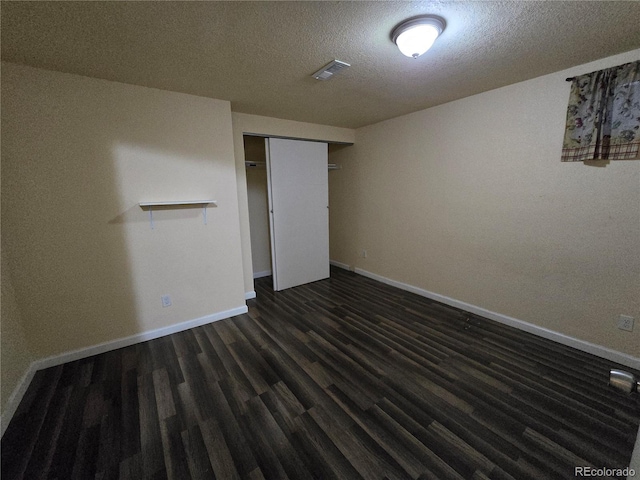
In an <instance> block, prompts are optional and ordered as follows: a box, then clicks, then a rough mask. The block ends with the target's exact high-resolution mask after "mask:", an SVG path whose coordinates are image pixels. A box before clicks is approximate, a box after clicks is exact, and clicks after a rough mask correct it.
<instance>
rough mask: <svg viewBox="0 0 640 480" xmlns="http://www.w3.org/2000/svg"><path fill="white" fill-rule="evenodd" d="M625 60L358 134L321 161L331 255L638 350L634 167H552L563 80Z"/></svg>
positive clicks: (639, 207)
mask: <svg viewBox="0 0 640 480" xmlns="http://www.w3.org/2000/svg"><path fill="white" fill-rule="evenodd" d="M638 58H640V50H635V51H633V52H628V53H627V54H622V55H618V56H615V57H611V58H607V59H604V60H601V61H598V62H594V63H590V64H588V65H582V66H579V67H575V68H572V69H570V70H567V71H564V72H559V73H556V74H552V75H547V76H544V77H540V78H536V79H533V80H530V81H526V82H523V83H519V84H515V85H511V86H507V87H504V88H500V89H497V90H493V91H490V92H486V93H483V94H479V95H475V96H472V97H468V98H465V99H462V100H459V101H455V102H451V103H448V104H445V105H441V106H438V107H434V108H431V109H428V110H423V111H420V112H417V113H414V114H410V115H405V116H402V117H399V118H395V119H392V120H388V121H385V122H381V123H378V124H375V125H371V126H367V127H364V128H361V129H358V130H357V131H356V142H355V145H354V146H353V147H352V148H348V149H344V150H342V151H339V152H336V153H335V154H334V158H333V161H336V162H339V163H342V170H340V171H338V172H336V173H337V174H336V175H332V176H331V178H330V188H329V191H330V203H331V205H332V208H331V210H330V233H331V258H332V259H333V260H337V261H339V262H343V263H346V264H348V265H351V266H355V267H358V268H361V269H363V270H367V271H369V272H372V273H375V274H378V275H382V276H384V277H387V278H390V279H393V280H396V281H400V282H404V283H407V284H410V285H413V286H416V287H419V288H422V289H425V290H428V291H431V292H435V293H438V294H441V295H445V296H448V297H451V298H454V299H457V300H459V301H463V302H467V303H470V304H473V305H476V306H479V307H482V308H485V309H488V310H490V311H494V312H497V313H500V314H503V315H508V316H511V317H514V318H517V319H520V320H524V321H527V322H531V323H533V324H536V325H539V326H541V327H545V328H548V329H551V330H554V331H557V332H561V333H563V334H566V335H569V336H572V337H577V338H579V339H583V340H586V341H588V342H592V343H595V344H599V345H603V346H605V347H609V348H612V349H614V350H618V351H621V352H625V353H627V354H631V355H635V356H640V306H639V304H638V301H639V300H640V161H616V162H611V163H610V164H609V165H606V167H595V166H587V165H584V164H583V163H560V150H561V147H562V137H563V132H564V122H565V115H566V106H567V101H568V95H569V83H567V82H566V81H565V77H568V76H572V75H575V74H581V73H587V72H590V71H593V70H597V69H600V68H605V67H609V66H614V65H618V64H621V63H625V62H628V61H631V60H637V59H638ZM361 249H366V250H367V254H368V256H367V258H361V257H359V256H358V252H359V251H360V250H361ZM619 314H627V315H632V316H634V317H636V328H635V331H634V332H632V333H630V332H625V331H621V330H618V329H617V328H616V322H617V316H618V315H619Z"/></svg>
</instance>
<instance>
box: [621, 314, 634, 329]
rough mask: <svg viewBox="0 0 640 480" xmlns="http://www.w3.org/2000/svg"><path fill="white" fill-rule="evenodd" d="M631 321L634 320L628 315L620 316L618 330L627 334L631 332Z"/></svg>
mask: <svg viewBox="0 0 640 480" xmlns="http://www.w3.org/2000/svg"><path fill="white" fill-rule="evenodd" d="M633 321H634V318H633V317H630V316H629V315H620V316H619V317H618V328H619V329H620V330H626V331H628V332H632V331H633Z"/></svg>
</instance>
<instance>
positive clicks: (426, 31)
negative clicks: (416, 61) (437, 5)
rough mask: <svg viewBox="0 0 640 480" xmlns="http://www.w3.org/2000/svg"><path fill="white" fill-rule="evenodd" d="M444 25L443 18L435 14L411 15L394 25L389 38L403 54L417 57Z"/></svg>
mask: <svg viewBox="0 0 640 480" xmlns="http://www.w3.org/2000/svg"><path fill="white" fill-rule="evenodd" d="M445 25H446V23H445V21H444V19H443V18H440V17H436V16H435V15H421V16H419V17H413V18H410V19H409V20H405V21H404V22H402V23H401V24H400V25H398V26H396V28H394V29H393V31H392V32H391V39H392V40H393V43H395V44H396V45H397V46H398V48H399V49H400V51H401V52H402V53H403V54H404V55H406V56H407V57H413V58H418V57H419V56H420V55H422V54H423V53H424V52H426V51H427V50H429V49H430V48H431V45H433V42H435V41H436V38H438V36H439V35H440V34H441V33H442V32H443V31H444V27H445Z"/></svg>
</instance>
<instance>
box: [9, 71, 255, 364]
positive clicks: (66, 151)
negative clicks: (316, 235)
mask: <svg viewBox="0 0 640 480" xmlns="http://www.w3.org/2000/svg"><path fill="white" fill-rule="evenodd" d="M2 138H3V145H2V233H3V243H4V245H3V252H2V255H3V257H4V256H5V255H6V258H7V265H8V269H9V270H10V271H11V275H12V278H13V285H14V287H15V293H16V300H17V303H18V306H19V307H20V312H21V314H22V320H23V326H24V330H25V333H26V336H27V339H28V341H29V344H30V346H31V347H32V350H33V352H34V354H35V355H36V356H37V357H42V356H47V355H53V354H57V353H60V352H65V351H69V350H72V349H77V348H81V347H86V346H91V345H95V344H98V343H101V342H105V341H109V340H114V339H116V338H121V337H126V336H129V335H133V334H136V333H140V332H144V331H148V330H152V329H156V328H161V327H166V326H169V325H173V324H176V323H180V322H184V321H187V320H192V319H195V318H200V317H202V316H205V315H209V314H213V313H216V312H223V311H226V310H229V309H232V308H237V307H241V306H243V305H244V290H243V279H242V257H241V250H240V231H239V223H238V204H237V202H238V195H237V192H236V179H235V166H234V155H233V137H232V126H231V110H230V104H229V102H226V101H218V100H212V99H207V98H202V97H195V96H191V95H185V94H180V93H172V92H166V91H161V90H154V89H150V88H145V87H137V86H131V85H125V84H120V83H115V82H109V81H105V80H96V79H91V78H87V77H80V76H76V75H70V74H63V73H56V72H50V71H45V70H39V69H34V68H30V67H22V66H17V65H13V64H3V65H2ZM196 199H214V200H217V201H218V207H217V208H215V207H211V208H209V209H208V210H207V217H208V218H207V220H208V224H207V225H205V224H204V222H203V215H202V209H200V208H174V209H157V210H156V211H155V212H154V214H153V217H154V223H155V225H154V227H155V228H154V229H151V228H150V222H149V215H148V212H147V211H143V210H142V209H141V208H140V207H139V206H138V203H139V202H143V201H168V200H196ZM162 295H170V296H171V299H172V302H173V305H172V306H171V307H169V308H163V307H162V303H161V296H162Z"/></svg>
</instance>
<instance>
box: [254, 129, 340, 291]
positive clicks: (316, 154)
mask: <svg viewBox="0 0 640 480" xmlns="http://www.w3.org/2000/svg"><path fill="white" fill-rule="evenodd" d="M265 142H266V150H267V178H268V187H269V212H270V214H269V216H270V222H271V261H272V271H273V289H274V290H276V291H277V290H284V289H286V288H291V287H295V286H297V285H303V284H305V283H309V282H314V281H316V280H322V279H323V278H328V277H329V210H328V208H329V178H328V169H327V165H328V147H327V144H326V143H320V142H306V141H302V140H285V139H281V138H267V139H266V140H265Z"/></svg>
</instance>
